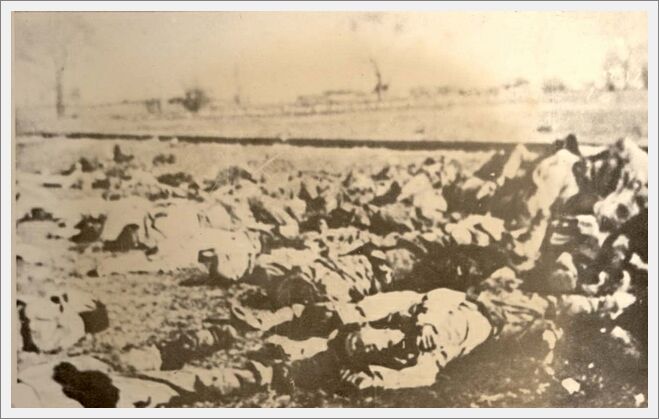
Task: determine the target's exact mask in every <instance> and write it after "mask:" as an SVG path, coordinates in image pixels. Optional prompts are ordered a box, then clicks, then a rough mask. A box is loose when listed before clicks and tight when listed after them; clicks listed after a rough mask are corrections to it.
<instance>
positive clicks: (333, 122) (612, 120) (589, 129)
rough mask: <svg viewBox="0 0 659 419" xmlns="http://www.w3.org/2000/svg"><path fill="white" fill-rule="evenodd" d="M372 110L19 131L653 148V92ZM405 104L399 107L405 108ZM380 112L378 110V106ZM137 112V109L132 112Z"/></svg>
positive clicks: (95, 113) (103, 115) (121, 115)
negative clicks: (569, 142) (631, 141)
mask: <svg viewBox="0 0 659 419" xmlns="http://www.w3.org/2000/svg"><path fill="white" fill-rule="evenodd" d="M374 106H376V107H375V108H374V109H373V110H368V111H344V112H339V113H317V114H307V115H292V114H286V113H285V112H284V110H282V111H281V112H280V113H279V114H277V115H272V116H261V117H257V116H226V115H225V116H223V115H222V114H218V113H213V112H201V113H200V114H199V115H190V114H186V113H183V112H179V113H175V114H171V115H169V114H164V115H162V116H157V115H148V114H145V113H144V112H143V113H130V112H128V111H127V110H123V111H122V110H111V109H104V108H103V107H99V108H89V107H83V108H76V109H73V110H72V111H71V112H72V113H74V114H76V115H77V117H75V118H66V119H62V120H56V119H54V118H51V117H48V112H51V111H52V110H44V111H30V110H25V111H21V112H19V114H18V126H17V128H18V132H19V133H20V132H26V133H28V132H41V131H44V132H55V133H69V132H83V133H112V134H146V135H168V136H177V135H178V136H181V135H187V136H215V137H225V138H283V139H286V138H288V139H292V138H301V139H343V140H382V141H399V142H404V141H409V140H415V141H437V142H442V141H457V142H470V141H479V142H480V141H489V142H513V143H515V142H524V143H529V142H550V141H552V140H554V139H555V138H559V137H560V138H562V137H565V136H566V135H567V134H569V133H574V134H575V135H577V137H578V138H579V141H580V142H581V143H592V144H608V143H610V142H612V141H614V140H615V139H617V138H619V137H622V136H632V137H634V138H637V139H638V141H639V142H640V143H642V144H644V145H645V144H647V117H648V116H647V92H646V91H623V92H593V93H588V92H565V93H556V94H553V95H543V96H541V97H540V98H538V99H524V98H507V99H506V98H497V97H492V98H486V97H485V98H484V97H467V98H465V97H454V98H442V99H441V100H437V101H436V102H433V103H432V104H431V105H428V104H426V105H425V106H423V107H418V106H417V105H415V104H413V103H410V104H407V105H405V106H402V107H398V108H391V106H388V104H387V103H383V104H382V105H377V104H375V105H374ZM399 106H400V105H399ZM378 108H379V109H378ZM131 110H132V109H131Z"/></svg>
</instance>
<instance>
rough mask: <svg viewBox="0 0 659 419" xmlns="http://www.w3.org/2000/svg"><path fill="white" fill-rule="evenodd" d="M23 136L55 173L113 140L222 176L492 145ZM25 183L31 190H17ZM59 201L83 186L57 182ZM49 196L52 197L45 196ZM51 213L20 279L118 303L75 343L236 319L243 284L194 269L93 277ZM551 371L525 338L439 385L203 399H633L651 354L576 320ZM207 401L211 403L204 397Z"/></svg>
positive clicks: (477, 156)
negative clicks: (229, 170)
mask: <svg viewBox="0 0 659 419" xmlns="http://www.w3.org/2000/svg"><path fill="white" fill-rule="evenodd" d="M17 143H18V144H17V147H16V156H15V157H16V158H15V161H16V165H17V171H16V172H15V173H16V177H17V178H18V179H19V180H20V177H21V174H22V173H25V172H41V173H51V172H57V171H59V170H61V169H64V168H68V167H69V166H70V165H71V163H73V162H74V161H76V160H77V159H78V158H79V157H80V156H86V157H99V158H101V159H107V158H110V157H111V155H112V147H113V146H114V144H120V145H121V147H122V150H123V151H124V152H127V153H130V154H134V155H135V156H136V159H137V160H138V161H140V162H144V163H145V164H147V165H148V166H147V167H150V165H151V163H150V162H151V160H152V158H153V156H154V155H155V154H157V153H160V152H166V153H173V154H175V155H176V158H177V162H176V164H175V165H173V166H167V167H165V168H164V169H162V168H156V169H154V170H162V171H167V172H174V171H179V170H180V171H186V172H189V173H191V174H192V175H193V176H195V177H196V178H201V179H203V178H211V177H213V176H214V175H215V173H216V172H217V170H218V169H221V168H222V167H226V166H228V165H232V164H246V165H248V166H251V167H253V168H260V170H262V171H263V173H265V174H266V175H268V176H273V177H279V178H281V179H285V178H287V177H288V176H291V175H293V176H294V175H295V173H296V172H297V171H299V170H327V171H329V172H333V173H346V172H347V170H349V169H350V168H351V167H355V166H368V165H377V164H384V163H387V162H393V161H395V160H398V161H400V162H403V163H405V162H409V161H412V160H422V159H425V158H426V157H429V156H439V155H445V156H447V157H449V158H456V159H458V160H459V161H460V162H461V163H462V165H463V166H464V167H467V168H475V167H477V166H478V165H479V164H480V163H481V162H483V161H484V160H485V159H486V158H487V157H488V155H489V154H488V153H486V152H471V153H466V152H461V151H450V152H449V151H443V152H431V153H429V152H408V151H405V152H396V153H392V152H391V151H385V150H376V149H365V148H358V149H352V150H339V149H322V148H305V149H301V148H297V149H296V148H292V147H288V146H273V147H245V146H233V145H213V144H201V145H192V144H178V145H170V144H168V143H164V142H159V141H145V142H128V141H123V142H122V141H117V142H115V141H93V140H84V139H83V140H66V139H61V138H50V139H43V138H35V137H33V138H19V139H18V141H17ZM14 192H20V190H18V191H14ZM58 193H59V194H60V195H59V196H58V201H59V200H60V199H62V200H64V199H66V198H67V197H68V196H69V194H71V193H73V192H72V191H68V190H61V191H60V192H58ZM44 204H45V203H44ZM49 224H51V223H49V222H31V223H22V224H20V225H19V227H18V228H17V231H16V234H17V236H18V237H19V238H21V239H23V240H25V241H28V242H29V243H31V244H33V245H34V246H36V247H37V248H38V249H40V250H42V251H43V254H44V255H52V256H53V258H52V260H53V262H52V263H53V266H48V265H47V264H46V265H44V266H39V265H38V264H30V263H26V262H17V267H16V268H17V269H16V273H17V275H16V276H17V288H18V289H19V290H21V291H37V290H39V289H43V288H44V287H45V286H47V285H54V286H65V285H66V286H74V287H78V288H80V289H83V290H86V291H90V292H93V293H94V294H95V295H96V296H97V297H98V298H99V299H100V300H102V301H103V302H104V303H105V304H106V305H107V307H108V310H109V316H110V327H109V329H108V330H106V331H103V332H101V333H100V334H98V335H96V336H94V337H93V338H92V339H88V340H84V341H82V342H80V343H79V344H77V345H75V346H74V347H73V348H71V349H69V350H68V352H69V353H71V354H80V353H88V354H92V355H94V356H97V357H99V358H101V359H106V360H109V361H112V359H113V357H114V356H115V355H116V354H117V352H118V350H119V349H120V348H122V347H124V346H125V345H126V344H133V345H138V346H139V345H142V344H144V343H147V342H152V341H154V340H162V339H165V338H167V337H169V336H170V335H171V334H173V333H175V332H177V331H180V330H181V329H192V328H195V327H199V326H200V325H201V323H202V321H203V320H204V319H206V318H207V317H216V318H217V317H220V318H222V317H224V318H226V317H227V315H228V313H227V307H228V301H229V299H230V298H231V297H232V296H233V295H235V294H236V293H237V292H239V291H240V290H241V286H240V285H237V286H235V287H232V288H222V287H210V286H207V285H193V286H184V285H182V282H183V281H184V280H185V279H187V277H188V275H184V274H180V275H164V274H163V275H114V276H111V277H105V278H92V277H87V276H86V275H84V274H81V273H80V272H77V270H76V258H77V257H78V256H77V253H75V252H74V251H73V250H71V249H70V242H68V241H67V240H65V239H47V238H46V231H48V230H49V228H50V227H49ZM257 344H258V341H257V339H256V338H255V336H253V335H250V334H247V335H245V336H242V337H241V338H240V339H239V341H238V342H237V344H236V345H235V347H234V348H232V349H230V350H228V351H222V352H219V353H217V354H215V355H213V356H212V357H209V358H207V359H203V360H199V361H195V363H196V364H198V365H201V366H206V367H209V368H221V367H223V366H227V365H239V364H240V363H241V362H242V361H243V359H244V358H243V353H244V352H245V351H246V350H248V349H250V348H254V347H255V346H256V345H257ZM37 361H38V359H37V358H36V357H35V356H34V355H30V354H21V355H20V357H19V368H20V367H22V366H26V365H30V364H33V363H35V362H37ZM645 365H647V364H645ZM553 368H554V370H555V373H554V374H553V375H551V374H548V373H547V372H546V371H544V370H543V369H542V368H539V364H538V362H537V361H536V360H535V358H534V356H533V353H532V352H530V351H529V349H528V348H525V347H521V346H518V345H515V344H513V345H511V346H509V347H502V346H497V345H496V344H492V345H489V346H485V347H482V348H481V349H480V350H478V351H477V352H476V353H473V354H471V355H469V356H468V357H466V358H464V359H463V360H461V361H459V362H456V363H455V364H454V365H451V366H450V368H448V369H447V370H446V371H445V373H444V374H443V375H442V376H441V378H440V380H439V381H438V382H437V383H436V384H435V385H434V386H432V387H430V388H424V389H417V390H409V391H398V392H370V393H365V394H360V395H356V396H351V397H344V396H338V395H333V394H327V393H324V392H322V391H319V390H302V389H300V390H297V391H295V392H294V393H293V394H291V395H289V394H277V393H275V392H274V391H270V392H264V393H261V394H257V395H253V396H249V397H232V398H227V399H225V400H217V401H215V402H213V403H206V404H203V406H250V407H258V406H260V407H307V406H308V407H311V406H325V407H330V406H336V407H381V406H391V407H403V406H407V407H476V406H479V407H490V406H516V407H527V406H528V407H605V406H606V407H618V406H620V407H622V406H624V407H633V406H634V405H635V401H634V396H635V395H637V394H639V393H642V394H643V395H645V396H646V397H647V370H646V366H644V365H642V363H638V362H635V361H633V360H631V359H630V358H628V357H625V356H623V355H622V353H621V350H620V348H617V347H616V346H615V345H614V344H613V343H612V342H611V341H610V340H609V339H608V338H607V337H606V336H605V335H604V334H602V333H601V332H600V330H599V328H597V327H593V326H590V327H589V326H588V325H585V326H583V325H582V326H580V325H572V326H571V327H570V328H569V329H566V337H565V339H564V340H563V341H562V343H561V344H560V346H559V348H558V350H557V353H556V359H555V361H554V366H553ZM565 378H573V379H575V380H578V381H579V382H580V383H581V391H580V392H579V393H577V394H574V395H569V394H568V393H567V391H566V390H565V389H564V388H563V387H562V386H561V384H560V382H561V381H562V380H563V379H565ZM197 406H202V404H198V405H197Z"/></svg>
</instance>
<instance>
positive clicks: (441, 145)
mask: <svg viewBox="0 0 659 419" xmlns="http://www.w3.org/2000/svg"><path fill="white" fill-rule="evenodd" d="M21 135H33V136H41V137H43V138H54V137H58V136H59V137H65V138H69V139H82V138H89V139H93V140H134V141H145V140H149V139H153V138H157V139H158V140H160V141H171V140H172V139H174V138H176V139H178V141H181V142H186V143H191V144H200V143H213V144H236V145H253V146H274V145H291V146H294V147H317V148H357V147H365V148H384V149H390V150H407V151H423V150H428V151H432V150H464V151H483V150H496V149H502V148H503V149H506V148H512V147H514V146H516V145H518V144H523V145H524V146H525V147H527V148H528V149H530V150H534V151H544V150H546V149H547V148H548V147H552V146H553V143H552V142H546V143H536V142H530V143H517V142H510V141H508V142H489V141H436V140H429V141H424V140H347V139H320V138H290V139H286V140H284V139H281V138H278V137H244V138H238V137H220V136H210V135H151V134H118V133H98V132H71V133H57V132H48V131H36V132H26V133H21ZM581 145H584V146H606V144H590V143H582V144H581ZM642 148H643V149H644V150H645V151H647V146H644V147H642Z"/></svg>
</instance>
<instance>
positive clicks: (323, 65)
mask: <svg viewBox="0 0 659 419" xmlns="http://www.w3.org/2000/svg"><path fill="white" fill-rule="evenodd" d="M14 46H15V48H14V62H15V66H14V70H15V72H14V77H15V83H16V84H15V87H16V91H15V92H14V93H15V96H14V97H15V99H16V103H18V104H19V105H20V104H29V103H43V104H47V103H52V102H53V94H54V93H53V92H54V87H53V86H54V73H55V72H54V65H55V63H56V62H57V61H58V60H60V61H62V57H64V56H65V57H66V58H65V59H64V61H63V62H64V64H65V71H64V80H65V89H66V91H67V92H68V93H70V92H71V91H73V90H77V91H78V92H79V94H80V97H81V100H82V101H84V102H88V103H100V102H113V101H118V100H122V99H145V98H148V97H169V96H171V95H176V94H180V93H181V91H182V90H183V89H185V88H186V87H192V86H196V85H199V86H201V87H203V88H205V89H207V90H208V91H210V92H211V93H212V95H213V96H215V97H218V98H230V97H232V96H233V95H234V94H235V93H236V91H237V88H238V87H237V85H239V86H240V92H241V95H242V96H243V97H244V98H246V99H247V100H249V101H251V102H272V101H288V100H293V99H295V98H296V97H297V96H298V95H301V94H313V93H318V92H321V91H323V90H327V89H359V90H366V91H370V90H371V89H372V88H373V86H374V84H375V77H374V72H373V67H372V65H371V63H370V61H369V60H370V59H371V58H372V59H374V60H375V61H377V62H378V63H379V66H380V69H381V72H382V74H383V77H384V80H385V82H388V83H390V85H391V89H392V91H393V92H394V93H402V94H405V93H406V92H407V91H408V90H409V89H410V88H411V87H414V86H419V85H453V86H459V87H480V86H490V85H494V84H500V83H505V82H510V81H512V80H514V79H515V78H517V77H523V78H526V79H527V80H529V81H531V82H532V83H540V82H542V80H545V79H548V78H552V77H557V78H560V79H562V80H564V81H565V82H566V83H568V84H570V85H573V86H579V85H581V84H583V83H585V82H589V81H596V80H597V79H598V78H599V77H601V75H602V65H603V61H604V59H605V57H606V55H607V53H609V52H610V51H614V50H623V51H624V50H625V48H632V49H634V50H636V51H637V54H638V51H641V54H640V57H641V59H644V60H646V58H645V57H643V55H644V54H645V49H646V48H647V16H646V14H645V13H643V12H640V13H639V12H634V13H619V12H564V13H558V12H483V13H476V12H424V13H405V14H400V13H397V14H372V13H371V14H364V13H336V12H332V13H317V12H314V13H290V12H287V13H284V12H279V13H273V12H269V13H239V12H222V13H219V12H218V13H192V12H188V13H151V12H148V13H135V12H133V13H119V12H111V13H63V12H59V13H16V14H15V15H14Z"/></svg>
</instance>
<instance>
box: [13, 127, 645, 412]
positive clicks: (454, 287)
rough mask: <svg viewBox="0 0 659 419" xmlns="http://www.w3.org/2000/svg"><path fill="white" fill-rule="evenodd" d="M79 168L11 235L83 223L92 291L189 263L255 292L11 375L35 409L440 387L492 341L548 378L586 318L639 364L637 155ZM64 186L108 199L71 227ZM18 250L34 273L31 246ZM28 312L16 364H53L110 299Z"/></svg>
mask: <svg viewBox="0 0 659 419" xmlns="http://www.w3.org/2000/svg"><path fill="white" fill-rule="evenodd" d="M82 160H83V159H81V161H80V162H78V163H76V164H75V165H74V166H73V167H71V168H70V169H68V170H66V171H64V172H63V174H61V176H60V177H58V178H53V177H52V176H49V177H47V178H44V177H39V176H38V175H35V176H33V177H28V178H25V177H24V178H23V179H24V182H23V184H19V191H20V196H19V198H18V201H17V208H18V213H19V220H18V222H19V223H21V222H29V221H31V220H35V219H42V220H44V219H45V220H52V221H54V222H56V223H59V225H60V227H62V229H64V230H65V231H69V232H71V231H70V229H71V228H72V227H73V228H74V229H75V231H74V232H71V233H72V234H71V235H70V241H71V242H72V244H75V246H76V247H77V249H79V251H81V252H84V253H85V254H88V255H91V256H92V257H90V258H89V266H87V267H85V269H84V270H85V273H86V274H87V275H90V276H105V275H110V274H114V273H127V272H140V273H149V272H181V273H182V274H183V275H185V274H186V273H187V272H190V271H189V268H193V269H197V270H199V269H202V270H203V272H204V276H205V278H206V279H205V281H206V282H207V283H214V284H217V285H221V286H226V287H233V286H235V284H236V283H244V284H250V285H251V287H249V289H250V292H245V293H244V294H242V295H240V296H239V297H238V298H236V300H235V301H233V303H232V305H231V310H230V311H231V312H230V313H227V317H228V320H227V322H226V324H222V325H216V326H213V327H210V328H208V329H200V330H184V331H181V335H180V337H179V338H178V339H174V340H171V341H165V342H160V343H159V344H157V345H152V346H146V347H141V348H131V349H129V350H125V351H123V352H122V354H121V361H120V363H121V365H120V366H117V365H114V366H111V365H109V364H105V363H102V362H100V361H98V360H95V359H93V358H89V357H69V358H66V359H64V360H60V361H58V362H57V363H46V364H42V365H38V366H36V367H31V368H28V369H26V370H23V371H19V385H18V387H17V388H18V389H19V393H18V394H20V395H21V396H20V397H19V400H24V403H25V404H30V403H35V400H36V401H40V402H39V403H41V404H43V405H47V406H53V405H67V406H68V405H71V404H73V405H83V406H148V405H151V406H152V405H159V404H164V405H166V404H169V403H173V402H174V401H176V400H181V399H185V400H189V399H193V400H198V399H212V398H214V397H217V396H218V395H222V396H223V395H227V394H233V393H239V392H253V391H258V390H259V389H263V388H266V387H274V388H275V389H278V390H280V391H287V390H290V389H292V388H293V387H296V386H322V385H324V384H325V383H328V382H332V383H339V386H340V387H341V388H357V389H365V388H385V389H398V388H410V387H419V386H429V385H432V384H433V383H434V382H435V381H436V379H437V376H438V375H440V374H441V373H442V370H443V369H444V368H445V366H446V365H447V364H448V363H450V362H451V361H453V360H455V359H457V358H461V357H465V356H468V354H469V353H470V352H471V351H473V350H474V349H476V348H477V347H479V346H481V345H483V344H484V343H485V342H490V341H498V340H500V341H504V340H510V339H520V340H521V339H525V340H526V339H528V340H533V341H534V342H537V345H539V346H541V347H542V348H541V349H542V351H544V352H543V357H544V358H543V362H545V363H551V361H552V355H553V353H552V350H553V349H554V347H555V345H556V343H557V341H559V340H560V338H561V336H562V335H563V333H564V328H565V325H567V324H569V322H570V321H572V320H573V319H575V318H592V319H595V321H599V322H601V323H602V324H607V325H614V326H615V330H616V336H620V335H621V334H622V335H624V336H625V338H626V341H627V342H628V343H629V344H630V345H636V346H637V348H638V349H640V350H641V352H642V351H643V350H647V263H648V249H647V224H648V210H647V183H648V182H647V153H646V152H645V151H643V150H642V149H640V148H639V147H638V145H637V144H636V143H634V142H633V141H630V140H627V139H622V140H619V141H617V142H615V143H614V144H612V145H611V146H610V147H608V148H605V149H604V150H603V151H601V152H599V153H597V154H594V155H589V156H584V155H582V154H581V152H580V149H579V146H578V144H577V141H576V138H575V137H574V136H572V135H570V136H568V137H567V138H565V139H564V140H559V141H557V142H556V143H555V144H554V146H553V148H552V149H551V150H550V151H548V152H546V153H544V154H538V153H532V152H530V151H529V150H528V149H526V148H525V147H524V146H521V145H520V146H517V147H515V148H514V149H511V150H503V151H500V152H497V153H495V154H494V155H493V156H492V158H491V159H490V160H489V161H487V162H486V163H485V164H484V165H483V166H482V167H481V168H480V169H478V170H477V171H475V172H474V173H466V172H465V171H463V170H462V168H461V167H460V165H459V163H457V162H455V161H448V160H446V161H445V160H443V159H438V160H437V159H432V158H428V159H426V160H424V161H421V162H418V163H416V164H410V165H409V166H403V165H387V166H385V167H378V168H375V169H374V170H373V171H372V172H367V171H360V170H352V171H350V172H349V173H347V174H345V175H344V176H336V175H334V174H329V173H323V172H313V173H306V172H301V173H297V176H294V175H291V176H290V177H289V178H288V181H287V182H285V183H282V182H276V183H275V182H272V181H269V180H268V179H266V178H264V177H263V176H261V175H260V174H259V173H256V172H254V171H250V170H247V169H245V168H240V167H230V168H227V169H223V170H221V171H220V172H219V173H218V174H217V176H216V177H215V179H211V180H206V181H205V182H201V183H197V182H196V181H195V179H193V178H192V177H191V176H190V175H187V174H185V173H180V172H175V173H171V174H168V175H167V176H158V177H155V176H154V175H152V174H151V173H149V172H148V171H147V170H145V169H143V168H139V167H138V166H137V165H136V163H135V162H134V161H133V159H132V156H128V155H125V154H123V152H122V151H121V150H119V149H118V148H115V153H114V159H113V161H110V162H109V163H107V162H106V163H105V164H101V163H99V162H89V161H87V160H84V161H82ZM171 160H172V161H173V159H171ZM154 161H155V160H154ZM168 161H169V159H165V158H162V159H158V164H159V165H166V164H168V163H167V162H168ZM99 185H100V186H99ZM53 187H56V188H67V187H68V188H89V189H90V190H94V189H100V193H99V195H101V196H99V197H97V198H89V199H87V200H86V201H85V202H84V204H81V203H77V205H79V207H77V208H84V212H83V213H80V210H78V212H77V213H76V214H77V215H78V216H77V217H74V218H72V217H71V209H70V208H67V207H62V206H53V207H52V208H50V207H47V206H46V204H47V202H49V201H48V200H47V197H48V190H49V188H53ZM72 205H73V204H72ZM17 248H18V250H17V254H18V256H20V257H22V258H23V259H29V253H30V251H31V250H33V249H32V248H31V247H30V245H29V243H20V242H19V243H18V245H17ZM22 250H23V253H22ZM109 255H111V257H110V256H109ZM18 309H19V314H20V316H19V318H20V322H21V325H20V328H21V329H20V330H21V336H22V338H23V345H22V350H23V351H32V352H53V351H55V352H56V351H58V350H61V349H62V348H66V347H67V346H70V345H73V344H75V342H76V341H78V340H79V339H81V338H82V337H83V336H85V335H86V334H89V333H102V331H103V330H104V328H105V327H107V323H108V322H107V314H106V313H105V307H104V306H103V304H102V303H101V302H100V301H97V300H96V299H95V298H94V297H93V296H89V295H84V294H82V293H79V292H78V293H76V292H75V291H74V292H68V293H66V292H63V291H62V290H58V291H57V292H53V293H51V294H50V295H47V296H45V297H35V296H19V305H18ZM565 329H566V331H567V333H569V328H565ZM245 331H251V333H254V332H255V331H256V333H260V334H261V335H262V341H263V347H262V349H260V350H258V351H256V352H255V353H253V354H250V355H249V357H248V358H249V359H246V360H245V367H244V368H218V369H213V370H210V369H204V368H199V367H195V366H192V365H190V364H189V361H191V360H193V359H196V358H200V357H204V356H207V355H209V354H212V353H214V352H215V351H220V350H226V349H228V348H230V347H231V345H232V343H233V341H234V340H235V338H236V336H237V334H239V333H243V332H245ZM117 368H119V369H120V370H121V371H122V374H119V373H118V372H116V371H117ZM126 371H132V373H131V374H128V373H126ZM44 377H52V380H43V378H44ZM46 393H48V394H49V396H46V395H45V394H46ZM53 394H54V396H53Z"/></svg>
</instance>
